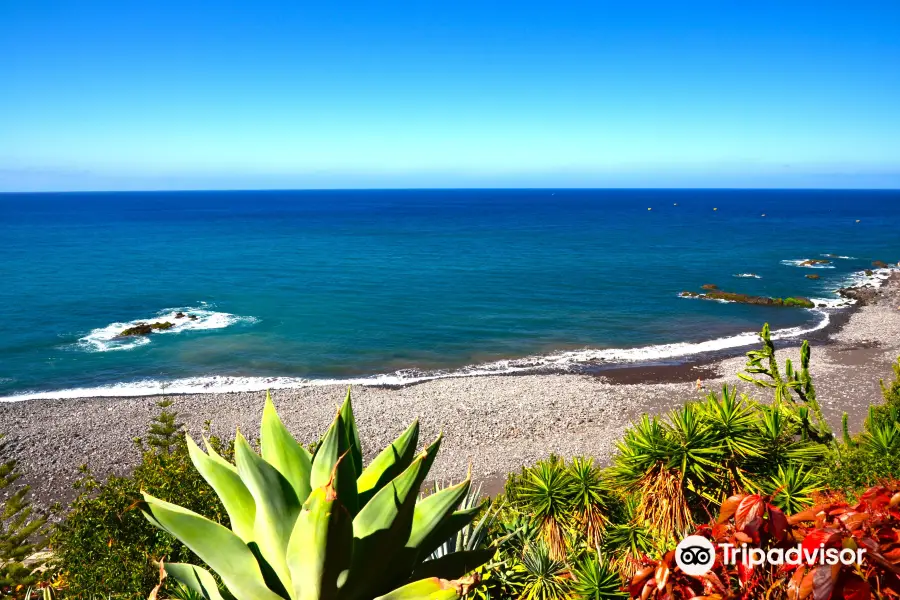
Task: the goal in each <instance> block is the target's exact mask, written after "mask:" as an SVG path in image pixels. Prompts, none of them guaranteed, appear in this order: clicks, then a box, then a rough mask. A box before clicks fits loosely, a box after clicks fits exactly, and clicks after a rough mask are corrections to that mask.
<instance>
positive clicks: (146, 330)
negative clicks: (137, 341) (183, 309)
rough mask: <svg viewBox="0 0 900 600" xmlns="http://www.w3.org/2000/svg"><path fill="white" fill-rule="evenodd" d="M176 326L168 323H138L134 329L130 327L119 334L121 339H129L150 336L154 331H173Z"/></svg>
mask: <svg viewBox="0 0 900 600" xmlns="http://www.w3.org/2000/svg"><path fill="white" fill-rule="evenodd" d="M172 327H174V325H173V324H172V323H170V322H168V321H162V322H157V323H138V324H137V325H135V326H134V327H129V328H128V329H125V330H123V331H122V333H120V334H119V337H127V336H130V335H150V334H151V333H153V331H154V330H157V331H162V330H166V329H171V328H172Z"/></svg>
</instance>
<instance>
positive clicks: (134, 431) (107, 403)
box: [0, 272, 900, 506]
mask: <svg viewBox="0 0 900 600" xmlns="http://www.w3.org/2000/svg"><path fill="white" fill-rule="evenodd" d="M847 313H849V317H848V318H847V317H845V318H843V319H841V323H840V324H839V325H836V326H835V327H833V328H830V329H829V330H827V331H825V332H824V334H823V335H821V336H820V339H818V340H816V341H814V342H813V358H812V365H811V371H812V374H813V377H814V382H815V385H816V388H817V392H818V397H819V400H820V403H821V404H822V407H823V410H824V412H825V414H826V417H827V418H828V419H829V421H830V422H831V423H832V426H833V427H834V428H835V429H837V428H838V427H839V425H840V418H841V415H842V413H844V412H847V413H848V414H849V416H850V424H851V428H854V429H856V428H859V427H860V425H861V423H862V420H863V419H864V417H865V414H866V411H867V408H868V406H869V404H871V403H876V402H879V401H880V399H881V391H880V387H879V379H881V378H884V379H890V378H891V377H892V376H893V372H892V363H893V362H894V361H895V360H896V359H897V357H898V356H900V273H898V272H894V273H893V274H892V275H891V276H890V278H889V279H888V280H887V281H885V282H884V285H883V286H882V287H881V288H880V289H879V290H878V293H877V295H875V297H874V298H873V299H872V300H870V301H869V302H867V303H866V304H865V305H862V306H856V307H853V308H851V309H846V311H845V313H844V314H845V315H846V314H847ZM799 341H800V340H799V339H798V340H790V341H782V342H779V343H778V344H777V347H778V348H779V349H783V350H782V351H781V353H780V354H781V361H782V362H783V360H784V359H785V358H792V360H795V361H797V360H798V355H799V352H798V344H799ZM744 363H745V358H744V356H743V354H741V355H740V356H732V357H729V358H724V359H716V360H709V359H707V360H705V361H698V362H695V363H686V364H669V365H665V364H660V365H638V366H633V367H628V368H625V369H620V370H612V371H608V372H599V373H595V374H590V375H588V374H578V375H576V374H546V375H521V376H483V377H460V378H448V379H439V380H434V381H427V382H423V383H420V384H416V385H409V386H406V387H398V388H388V387H363V386H358V387H354V388H353V390H352V393H353V402H354V410H355V413H356V418H357V423H358V426H359V429H360V436H361V439H362V440H363V446H364V448H363V450H364V452H365V454H366V455H367V457H368V458H371V457H372V456H374V455H375V454H376V453H377V452H378V451H380V450H381V449H382V448H384V447H385V446H386V445H387V444H389V443H390V442H391V441H392V440H393V439H394V438H395V437H396V436H397V435H398V434H400V433H401V432H402V431H403V429H404V428H405V427H406V426H407V425H408V424H409V423H410V422H411V421H412V420H413V419H416V418H418V419H419V421H420V424H421V436H420V443H425V442H426V441H429V440H430V439H432V438H434V437H435V436H437V435H438V434H439V433H441V432H442V433H443V443H442V448H441V451H440V454H439V456H438V459H437V461H436V463H435V465H434V468H433V471H432V473H433V475H434V477H436V478H438V479H453V480H459V479H461V478H463V477H465V476H466V473H467V472H469V471H471V473H472V476H473V478H474V479H475V480H476V481H479V482H481V483H483V484H484V486H485V490H486V491H489V492H492V491H496V490H498V489H499V488H500V486H501V485H502V481H503V480H504V478H505V475H506V474H507V473H509V472H513V471H517V470H519V469H520V468H521V467H522V466H524V465H528V464H531V463H533V462H534V461H537V460H539V459H541V458H544V457H547V456H548V455H550V454H557V455H560V456H564V457H570V456H575V455H588V456H593V457H595V458H596V459H597V460H598V461H599V462H601V463H606V462H608V461H609V459H610V458H611V456H612V454H613V452H614V450H615V443H616V440H618V439H619V438H620V437H621V435H622V433H623V431H624V430H625V428H626V427H627V426H628V424H629V423H630V422H632V421H633V420H635V419H636V418H638V417H639V416H640V415H641V414H644V413H649V414H663V413H665V412H667V411H668V410H670V409H672V408H674V407H676V406H679V405H681V404H682V403H684V402H685V401H689V400H694V399H698V398H700V397H701V396H704V395H705V394H707V393H708V392H709V391H717V390H720V389H721V387H722V385H725V384H728V385H738V386H739V387H741V389H743V390H745V391H747V392H748V393H749V394H751V395H753V396H756V397H759V398H760V399H765V398H766V396H765V392H764V391H757V390H754V389H750V387H748V384H745V383H743V382H741V381H739V380H738V379H737V377H736V376H735V374H736V373H737V372H738V371H739V370H740V369H741V368H742V367H743V365H744ZM698 379H699V380H700V382H701V384H702V387H703V389H702V390H698V389H697V380H698ZM345 393H346V388H344V387H342V386H321V387H306V388H298V389H289V390H277V391H275V392H273V394H272V396H273V399H274V401H275V404H276V406H277V408H278V411H279V413H280V415H281V417H282V419H283V421H284V422H285V424H286V425H287V427H288V428H289V429H290V430H291V431H292V432H293V433H294V434H295V436H296V437H297V439H299V440H301V441H303V442H312V441H314V440H316V439H318V437H319V436H320V435H321V433H322V432H323V431H324V430H325V428H326V427H327V426H328V424H329V423H330V422H331V420H332V419H333V417H334V414H335V411H336V409H337V407H338V406H339V405H340V403H341V401H342V399H343V396H344V394H345ZM171 398H172V399H173V400H174V406H173V408H174V409H175V410H177V411H178V413H179V421H181V422H183V423H184V425H185V427H186V429H187V430H188V432H190V434H191V435H193V436H194V437H195V438H197V437H198V436H199V435H200V434H201V431H202V428H203V425H204V423H205V422H206V421H209V422H210V427H211V432H212V433H213V434H216V435H220V436H231V435H233V433H234V431H235V429H236V428H239V429H240V430H241V431H242V432H243V433H244V434H245V435H247V436H248V437H254V436H256V435H257V433H258V429H259V420H260V417H261V411H262V406H263V399H264V393H260V392H252V393H251V392H240V393H220V394H194V395H174V396H171ZM159 400H160V397H159V396H145V397H131V398H82V399H62V400H26V401H21V402H6V403H2V404H0V431H2V432H5V434H6V438H5V442H6V444H7V451H8V453H9V455H10V456H11V457H12V458H15V459H16V460H17V461H18V463H19V467H20V469H21V470H22V472H23V481H25V482H27V483H29V484H31V486H32V490H33V494H34V499H35V502H36V503H37V504H39V505H45V506H46V505H49V504H50V503H52V502H54V501H57V500H66V499H69V498H71V497H72V496H73V495H74V492H73V491H72V483H73V481H74V480H75V479H76V478H77V477H78V472H77V469H78V467H79V466H80V465H83V464H87V465H88V466H89V467H90V468H91V470H92V471H93V472H94V473H95V474H96V475H97V476H100V477H103V476H106V475H109V474H113V473H116V474H122V473H126V472H128V470H129V469H131V468H132V467H133V466H134V465H135V464H136V463H137V462H138V461H139V458H140V455H139V452H138V450H137V449H136V448H135V447H134V445H133V443H132V440H133V439H134V438H135V437H139V436H142V435H144V434H145V432H146V428H147V425H148V422H149V420H150V419H151V417H152V416H153V415H154V414H156V413H157V412H158V408H157V407H156V402H158V401H159Z"/></svg>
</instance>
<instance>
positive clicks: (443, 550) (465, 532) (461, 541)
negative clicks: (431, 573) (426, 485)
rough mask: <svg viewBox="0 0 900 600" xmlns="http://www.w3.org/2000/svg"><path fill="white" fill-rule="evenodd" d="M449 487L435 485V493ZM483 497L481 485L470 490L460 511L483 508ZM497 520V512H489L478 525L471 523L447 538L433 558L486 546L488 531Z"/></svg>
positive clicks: (433, 553) (432, 554)
mask: <svg viewBox="0 0 900 600" xmlns="http://www.w3.org/2000/svg"><path fill="white" fill-rule="evenodd" d="M448 487H452V486H450V485H444V484H441V483H435V485H434V491H435V492H440V491H441V490H443V489H446V488H448ZM481 497H482V496H481V484H479V485H478V486H476V487H473V488H469V491H468V493H466V495H465V497H464V498H463V500H462V502H460V504H459V506H458V509H459V510H461V511H470V510H479V509H480V508H481V507H482V503H481ZM496 518H497V512H496V511H495V510H489V511H488V512H487V513H486V514H484V515H483V516H482V517H481V519H479V520H478V522H477V523H469V524H467V525H466V526H465V527H463V528H462V529H460V530H459V531H458V532H457V533H456V534H455V535H453V536H451V537H449V538H447V539H446V540H445V541H444V543H442V544H441V545H440V546H438V547H437V549H436V550H435V551H434V552H432V553H431V557H432V558H441V557H442V556H447V555H448V554H453V553H454V552H461V551H464V550H468V551H471V550H478V549H479V548H481V547H482V546H484V545H485V542H486V540H487V537H488V531H489V530H490V528H491V526H492V525H493V524H494V521H495V520H496Z"/></svg>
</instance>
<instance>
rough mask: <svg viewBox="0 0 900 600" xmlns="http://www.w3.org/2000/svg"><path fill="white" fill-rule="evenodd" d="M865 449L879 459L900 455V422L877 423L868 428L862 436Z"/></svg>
mask: <svg viewBox="0 0 900 600" xmlns="http://www.w3.org/2000/svg"><path fill="white" fill-rule="evenodd" d="M860 444H861V445H862V447H863V448H864V449H866V450H867V451H869V452H871V453H872V454H874V455H875V456H878V457H888V456H897V455H898V454H900V422H896V421H895V422H893V423H876V424H874V425H870V426H868V427H866V431H864V432H863V433H862V435H861V436H860Z"/></svg>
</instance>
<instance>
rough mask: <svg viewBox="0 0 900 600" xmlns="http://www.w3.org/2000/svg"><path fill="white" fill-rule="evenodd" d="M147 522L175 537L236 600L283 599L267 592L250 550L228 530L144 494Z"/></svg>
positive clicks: (188, 511) (269, 591)
mask: <svg viewBox="0 0 900 600" xmlns="http://www.w3.org/2000/svg"><path fill="white" fill-rule="evenodd" d="M144 501H145V503H146V504H145V507H144V512H145V514H149V515H150V516H152V518H151V519H150V522H151V523H153V524H155V525H158V526H159V527H161V528H162V529H164V530H165V531H168V532H169V533H170V534H172V535H173V536H175V537H176V538H178V539H179V540H180V541H181V542H182V543H183V544H184V545H185V546H187V547H188V548H190V549H191V551H192V552H193V553H194V554H196V555H197V556H199V557H200V559H201V560H203V561H204V562H205V563H206V564H208V565H209V566H210V567H211V568H212V569H213V570H214V571H215V572H216V573H218V574H219V576H220V577H221V578H222V583H224V584H225V587H227V588H228V589H229V590H230V591H231V593H233V594H234V596H235V598H237V600H283V598H281V596H279V595H278V594H276V593H275V592H273V591H272V590H270V589H269V588H268V587H267V586H266V583H265V580H264V579H263V575H262V571H261V570H260V566H259V563H258V562H257V561H256V557H255V556H254V555H253V552H251V551H250V548H249V547H248V546H247V545H246V544H245V543H244V542H243V541H242V540H241V538H239V537H238V536H237V535H235V534H234V533H233V532H232V531H231V530H230V529H227V528H225V527H223V526H222V525H219V524H218V523H214V522H213V521H210V520H209V519H207V518H206V517H202V516H200V515H198V514H197V513H195V512H192V511H190V510H187V509H186V508H182V507H180V506H177V505H175V504H170V503H168V502H165V501H163V500H160V499H158V498H154V497H153V496H151V495H150V494H147V493H145V494H144Z"/></svg>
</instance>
